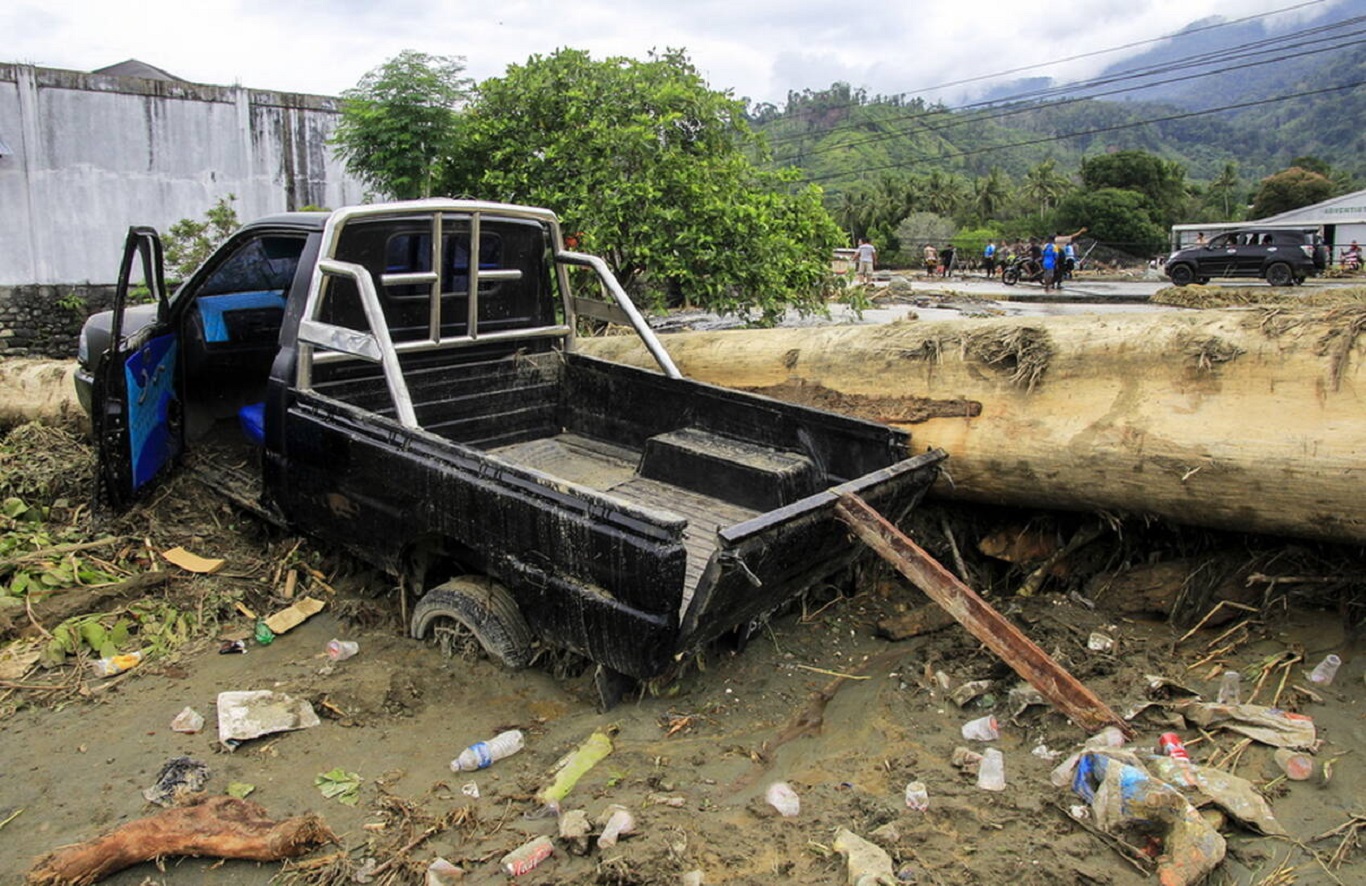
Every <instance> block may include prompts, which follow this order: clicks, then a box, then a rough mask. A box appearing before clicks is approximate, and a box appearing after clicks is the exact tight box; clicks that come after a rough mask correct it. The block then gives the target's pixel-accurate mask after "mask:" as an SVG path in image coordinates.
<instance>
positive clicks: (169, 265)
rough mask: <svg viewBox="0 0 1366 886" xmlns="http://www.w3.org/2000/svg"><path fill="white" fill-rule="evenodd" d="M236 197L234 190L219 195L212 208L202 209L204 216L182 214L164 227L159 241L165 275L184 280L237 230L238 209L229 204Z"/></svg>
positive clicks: (171, 278) (169, 277)
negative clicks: (199, 218)
mask: <svg viewBox="0 0 1366 886" xmlns="http://www.w3.org/2000/svg"><path fill="white" fill-rule="evenodd" d="M236 199H237V195H235V194H229V195H227V196H226V197H219V198H218V202H217V203H215V204H214V205H213V208H211V209H209V210H208V211H207V212H205V213H204V218H203V220H201V221H197V220H195V219H192V218H182V219H181V220H180V221H178V222H176V223H175V224H173V225H171V226H170V227H169V228H167V229H166V236H165V238H164V239H163V244H162V245H163V249H164V250H165V256H166V276H167V278H168V279H170V280H184V279H185V278H186V277H188V276H190V275H191V274H193V273H194V270H195V268H197V267H199V266H200V265H201V264H203V263H204V259H206V258H208V257H209V254H210V253H211V252H213V251H214V250H215V249H217V248H218V244H220V243H222V242H223V241H224V240H226V239H228V237H229V236H230V235H231V234H232V232H233V231H235V230H237V228H238V227H239V223H238V221H237V210H236V209H234V208H233V205H232V201H234V200H236Z"/></svg>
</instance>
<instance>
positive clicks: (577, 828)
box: [559, 809, 593, 855]
mask: <svg viewBox="0 0 1366 886" xmlns="http://www.w3.org/2000/svg"><path fill="white" fill-rule="evenodd" d="M559 824H560V840H561V841H562V842H563V843H564V846H565V848H566V849H568V850H569V854H570V855H587V854H588V845H589V844H588V835H589V834H591V833H592V832H593V826H592V825H591V824H589V822H588V813H587V812H585V811H583V810H582V809H571V810H569V811H568V812H566V813H564V814H563V815H561V816H560V822H559Z"/></svg>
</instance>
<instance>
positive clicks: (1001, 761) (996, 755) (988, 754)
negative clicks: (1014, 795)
mask: <svg viewBox="0 0 1366 886" xmlns="http://www.w3.org/2000/svg"><path fill="white" fill-rule="evenodd" d="M977 786H978V787H979V788H981V789H982V790H984V791H1004V790H1005V789H1006V763H1005V757H1004V756H1003V755H1002V754H1001V752H1000V751H998V750H996V749H995V748H987V749H986V750H985V751H984V752H983V753H982V764H981V765H980V766H978V767H977Z"/></svg>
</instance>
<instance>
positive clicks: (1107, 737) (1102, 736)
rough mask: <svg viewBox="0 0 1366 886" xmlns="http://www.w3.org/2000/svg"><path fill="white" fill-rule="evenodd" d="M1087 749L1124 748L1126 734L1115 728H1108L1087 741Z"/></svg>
mask: <svg viewBox="0 0 1366 886" xmlns="http://www.w3.org/2000/svg"><path fill="white" fill-rule="evenodd" d="M1083 747H1086V748H1122V747H1124V733H1123V732H1120V731H1119V730H1118V729H1116V728H1115V727H1114V726H1106V727H1105V728H1104V729H1102V730H1101V731H1099V732H1097V733H1096V734H1095V735H1093V736H1091V737H1090V738H1088V739H1086V744H1084V745H1083Z"/></svg>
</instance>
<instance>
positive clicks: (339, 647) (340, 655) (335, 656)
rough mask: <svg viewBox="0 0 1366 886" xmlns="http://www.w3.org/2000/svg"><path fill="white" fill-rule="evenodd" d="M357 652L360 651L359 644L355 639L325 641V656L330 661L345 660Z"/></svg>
mask: <svg viewBox="0 0 1366 886" xmlns="http://www.w3.org/2000/svg"><path fill="white" fill-rule="evenodd" d="M357 652H360V644H359V643H357V642H356V641H355V640H337V639H332V640H328V641H327V657H328V658H329V659H330V660H332V661H346V660H347V659H348V658H350V657H351V656H353V655H355V654H356V653H357Z"/></svg>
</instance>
